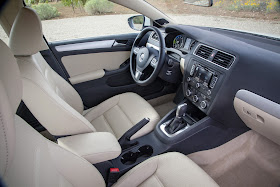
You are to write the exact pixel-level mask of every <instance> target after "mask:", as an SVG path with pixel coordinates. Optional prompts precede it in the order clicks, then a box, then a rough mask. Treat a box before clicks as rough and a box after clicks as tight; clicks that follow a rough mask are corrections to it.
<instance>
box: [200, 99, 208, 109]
mask: <svg viewBox="0 0 280 187" xmlns="http://www.w3.org/2000/svg"><path fill="white" fill-rule="evenodd" d="M200 107H201V108H202V109H205V108H206V107H207V103H206V102H205V101H201V103H200Z"/></svg>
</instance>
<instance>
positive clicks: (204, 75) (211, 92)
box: [183, 59, 223, 113]
mask: <svg viewBox="0 0 280 187" xmlns="http://www.w3.org/2000/svg"><path fill="white" fill-rule="evenodd" d="M206 64H207V62H206V63H205V62H204V61H203V60H201V61H200V60H197V59H191V60H190V61H189V63H188V66H187V67H186V69H185V74H184V82H183V86H184V96H185V97H186V98H187V99H188V100H189V101H191V102H192V103H193V104H194V105H195V106H196V107H197V108H199V109H200V110H201V111H203V112H205V113H207V112H208V110H209V109H210V108H211V105H212V103H213V101H214V99H215V97H216V94H217V92H218V90H219V87H220V85H221V81H222V79H223V74H222V73H221V72H220V71H218V70H216V69H214V68H213V67H209V66H207V65H206Z"/></svg>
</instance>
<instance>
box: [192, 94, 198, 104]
mask: <svg viewBox="0 0 280 187" xmlns="http://www.w3.org/2000/svg"><path fill="white" fill-rule="evenodd" d="M197 101H198V96H197V95H194V96H193V102H195V103H196V102H197Z"/></svg>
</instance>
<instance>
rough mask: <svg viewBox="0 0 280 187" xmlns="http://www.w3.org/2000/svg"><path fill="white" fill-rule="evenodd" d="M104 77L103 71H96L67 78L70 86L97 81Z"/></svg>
mask: <svg viewBox="0 0 280 187" xmlns="http://www.w3.org/2000/svg"><path fill="white" fill-rule="evenodd" d="M104 75H105V71H104V70H103V69H102V70H97V71H93V72H89V73H84V74H81V75H77V76H74V77H71V78H69V80H70V82H71V83H72V84H78V83H81V82H86V81H90V80H95V79H99V78H101V77H103V76H104Z"/></svg>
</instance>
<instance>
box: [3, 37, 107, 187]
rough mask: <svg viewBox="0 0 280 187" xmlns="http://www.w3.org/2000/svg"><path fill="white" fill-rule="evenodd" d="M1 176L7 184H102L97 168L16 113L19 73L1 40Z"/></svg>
mask: <svg viewBox="0 0 280 187" xmlns="http://www.w3.org/2000/svg"><path fill="white" fill-rule="evenodd" d="M0 56H1V60H0V176H1V178H2V179H3V180H4V182H5V183H6V184H7V185H8V186H29V187H32V186H85V187H89V186H98V187H99V186H100V187H102V186H105V183H104V180H103V178H102V176H101V175H100V173H99V172H98V171H97V169H96V168H95V167H94V166H92V165H91V164H90V163H89V162H88V161H86V160H85V159H83V158H81V157H79V156H77V155H74V154H73V153H71V152H69V151H67V150H64V149H63V148H61V147H60V146H58V145H57V144H55V143H53V142H50V141H49V140H47V139H45V138H44V137H42V136H41V135H40V134H39V133H38V132H36V131H35V130H34V129H32V128H31V127H30V126H29V125H28V124H27V123H26V122H25V121H24V120H22V119H21V118H20V117H19V116H17V115H15V112H16V110H17V107H18V105H19V103H20V101H21V97H22V81H21V77H20V72H19V69H18V66H17V63H16V60H15V58H14V57H13V55H12V53H11V51H10V50H9V48H8V47H7V46H6V44H5V43H4V42H2V41H0Z"/></svg>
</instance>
